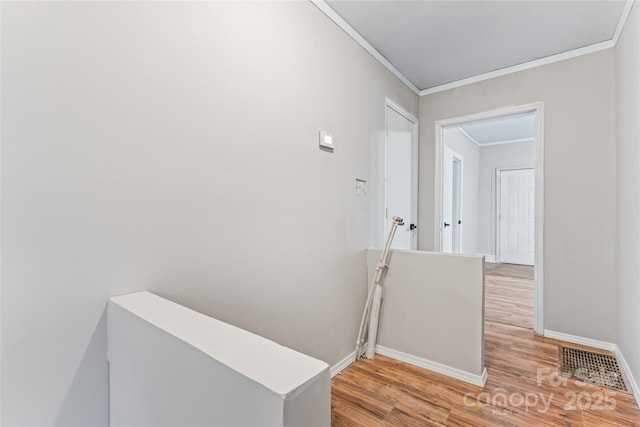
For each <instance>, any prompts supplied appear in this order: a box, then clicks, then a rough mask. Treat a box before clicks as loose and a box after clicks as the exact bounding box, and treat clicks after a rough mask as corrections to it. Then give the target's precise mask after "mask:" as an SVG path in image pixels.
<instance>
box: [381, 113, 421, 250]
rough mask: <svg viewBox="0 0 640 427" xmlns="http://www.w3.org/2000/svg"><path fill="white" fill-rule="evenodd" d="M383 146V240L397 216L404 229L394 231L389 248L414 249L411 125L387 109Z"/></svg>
mask: <svg viewBox="0 0 640 427" xmlns="http://www.w3.org/2000/svg"><path fill="white" fill-rule="evenodd" d="M386 109H387V111H386V143H385V215H384V238H385V239H386V238H387V235H388V233H389V229H390V227H391V222H392V221H391V218H393V217H394V216H399V217H401V218H402V219H403V220H404V226H400V227H398V229H397V231H396V235H395V238H394V239H393V244H392V246H391V247H392V248H394V249H416V245H415V242H416V239H415V233H416V230H415V226H412V224H415V218H414V211H415V208H414V207H415V200H414V194H415V185H416V184H415V181H414V167H413V165H414V158H413V157H414V136H415V135H414V132H415V131H414V128H415V126H414V122H412V121H411V120H409V119H408V118H406V117H405V116H404V115H402V114H400V113H399V112H398V111H396V110H395V109H393V108H391V107H390V106H387V107H386Z"/></svg>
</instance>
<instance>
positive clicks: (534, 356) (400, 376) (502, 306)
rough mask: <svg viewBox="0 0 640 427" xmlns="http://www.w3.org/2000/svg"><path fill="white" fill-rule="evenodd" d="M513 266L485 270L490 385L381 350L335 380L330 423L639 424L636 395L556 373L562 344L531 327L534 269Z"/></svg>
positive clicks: (338, 425) (365, 426)
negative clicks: (392, 356)
mask: <svg viewBox="0 0 640 427" xmlns="http://www.w3.org/2000/svg"><path fill="white" fill-rule="evenodd" d="M491 269H493V271H492V270H491ZM507 269H512V270H514V267H512V266H502V268H500V266H491V265H490V266H489V268H485V281H486V285H487V286H486V287H487V291H486V293H485V300H486V301H485V304H486V321H485V359H486V361H485V364H486V366H487V370H488V373H489V379H488V381H487V384H486V385H485V387H484V388H481V387H477V386H473V385H471V384H468V383H465V382H462V381H458V380H454V379H452V378H449V377H447V376H444V375H440V374H436V373H433V372H431V371H428V370H425V369H422V368H418V367H415V366H413V365H409V364H406V363H403V362H398V361H396V360H393V359H390V358H388V357H384V356H380V355H376V358H375V360H366V359H361V360H360V361H358V362H357V363H355V364H353V365H351V366H349V367H348V368H347V369H345V370H344V371H342V373H341V374H339V375H337V376H336V377H334V379H333V380H332V399H331V405H332V426H333V427H343V426H363V427H377V426H386V427H390V426H408V427H413V426H416V427H417V426H477V427H480V426H640V410H639V409H638V407H637V406H636V404H635V400H634V399H633V396H632V395H630V394H626V393H621V392H617V391H613V390H610V389H606V388H602V387H596V386H592V385H589V384H585V383H582V382H578V381H575V380H572V379H570V378H563V377H558V376H557V360H558V354H557V351H558V350H557V348H558V344H563V342H561V341H557V340H553V339H550V338H544V337H539V336H536V335H534V334H533V331H532V330H531V329H530V328H531V322H532V321H531V318H532V317H533V314H532V310H533V303H532V301H533V297H532V293H533V284H532V278H533V272H532V271H530V272H527V271H526V269H520V268H518V266H515V270H518V271H515V273H512V274H513V275H514V276H517V277H509V276H508V275H506V273H505V270H507ZM489 273H491V274H489ZM527 274H529V276H527ZM505 287H507V288H508V290H505ZM529 311H530V312H531V314H530V317H529V320H526V319H525V318H526V316H527V315H528V314H527V313H529ZM564 344H565V345H568V346H572V347H578V348H585V349H588V348H587V347H582V346H576V345H573V344H568V343H564Z"/></svg>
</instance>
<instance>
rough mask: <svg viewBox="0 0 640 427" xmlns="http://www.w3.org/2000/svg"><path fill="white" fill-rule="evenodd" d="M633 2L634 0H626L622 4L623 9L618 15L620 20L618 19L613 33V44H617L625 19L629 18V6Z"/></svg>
mask: <svg viewBox="0 0 640 427" xmlns="http://www.w3.org/2000/svg"><path fill="white" fill-rule="evenodd" d="M634 3H635V1H634V0H627V3H625V5H624V9H622V15H620V20H619V21H618V26H617V27H616V32H615V33H614V34H613V39H612V40H613V44H614V45H616V44H618V39H619V38H620V35H621V34H622V30H623V29H624V26H625V24H626V23H627V19H629V14H630V13H631V8H632V7H633V4H634Z"/></svg>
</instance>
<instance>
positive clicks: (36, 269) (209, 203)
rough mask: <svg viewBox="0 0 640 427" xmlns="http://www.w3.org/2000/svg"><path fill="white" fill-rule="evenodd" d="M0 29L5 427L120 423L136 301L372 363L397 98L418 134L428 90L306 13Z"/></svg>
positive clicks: (116, 13)
mask: <svg viewBox="0 0 640 427" xmlns="http://www.w3.org/2000/svg"><path fill="white" fill-rule="evenodd" d="M1 24H2V25H1V28H2V34H1V35H2V58H1V59H2V100H1V101H2V113H3V114H2V123H1V125H2V164H1V166H2V212H1V214H2V242H1V244H2V267H3V268H2V307H1V309H2V331H1V332H2V384H1V385H2V402H1V403H2V424H3V425H7V426H9V425H19V424H22V425H48V424H54V423H57V424H60V425H106V424H107V364H106V348H105V347H106V336H105V322H104V316H103V312H104V308H105V304H106V301H107V299H108V297H109V296H111V295H115V294H119V293H124V292H128V291H134V290H151V291H154V292H156V293H158V294H160V295H161V296H164V297H167V298H169V299H172V300H174V301H176V302H178V303H181V304H183V305H186V306H188V307H190V308H193V309H195V310H198V311H201V312H204V313H206V314H208V315H211V316H213V317H216V318H218V319H221V320H224V321H227V322H229V323H232V324H235V325H237V326H239V327H242V328H245V329H248V330H250V331H253V332H256V333H258V334H260V335H263V336H265V337H267V338H270V339H273V340H275V341H277V342H280V343H282V344H284V345H286V346H289V347H292V348H294V349H296V350H299V351H301V352H304V353H307V354H310V355H312V356H315V357H317V358H319V359H322V360H324V361H326V362H328V363H329V364H335V363H336V362H338V361H339V360H341V359H342V358H344V357H345V356H347V355H348V354H349V353H350V352H352V351H353V345H354V340H355V335H356V332H357V327H358V322H359V320H360V318H359V316H360V310H361V307H362V306H363V304H364V297H365V292H366V274H367V273H366V269H365V249H366V248H367V247H368V246H369V245H370V242H371V241H372V239H373V237H375V236H373V232H372V231H374V230H377V227H376V226H375V225H374V224H373V223H374V222H375V221H377V219H376V217H375V215H371V214H370V212H371V211H373V209H372V204H373V203H374V201H376V200H379V199H381V196H380V192H381V188H380V187H379V186H378V185H377V184H376V182H375V180H373V177H374V176H379V175H380V170H378V169H377V166H376V165H378V164H380V160H379V159H380V153H379V151H378V150H377V149H378V148H379V147H380V146H381V145H382V137H383V134H384V132H383V131H384V104H385V96H389V97H391V98H392V99H394V100H395V101H396V102H398V103H399V104H401V105H403V106H404V107H405V108H407V109H408V110H409V111H410V112H411V113H412V114H415V115H417V106H418V99H417V96H416V95H415V94H414V93H413V92H411V91H410V90H409V89H408V88H406V87H405V86H404V85H403V84H402V83H400V82H399V80H397V79H396V78H395V77H393V76H392V75H391V73H389V72H388V71H387V70H386V69H385V68H383V67H382V66H381V65H380V64H379V63H378V62H377V61H376V60H375V59H373V58H372V57H371V56H370V55H369V54H367V53H366V52H365V51H364V50H363V49H362V48H361V47H360V46H358V45H357V44H356V43H355V42H353V41H352V40H351V39H350V38H349V37H348V36H347V35H346V34H345V33H344V32H343V31H341V30H340V29H338V28H337V27H336V26H335V24H334V23H332V22H331V21H330V20H329V19H328V18H326V16H325V15H323V13H322V12H320V11H319V10H318V9H317V8H315V7H314V6H313V5H312V4H311V3H308V2H282V3H279V2H268V3H265V2H258V3H242V2H224V3H223V2H188V3H182V2H153V3H149V2H101V3H97V2H26V3H25V2H23V3H19V2H16V3H7V2H3V3H2V22H1ZM320 129H325V130H328V131H331V132H333V133H334V135H335V141H336V149H335V152H334V153H333V154H330V153H326V152H323V151H321V150H319V149H318V146H317V144H318V142H317V141H318V131H319V130H320ZM356 177H358V178H364V179H368V180H370V183H371V185H369V187H368V192H369V195H368V196H366V197H361V196H356V195H355V191H354V184H355V178H356ZM380 213H382V212H380ZM376 225H377V224H376Z"/></svg>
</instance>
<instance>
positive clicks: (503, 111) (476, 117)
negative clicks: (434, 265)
mask: <svg viewBox="0 0 640 427" xmlns="http://www.w3.org/2000/svg"><path fill="white" fill-rule="evenodd" d="M528 112H535V114H536V125H537V127H536V165H535V169H536V184H535V185H536V196H535V198H536V212H535V215H536V218H535V235H536V237H535V238H536V242H535V262H534V299H533V301H534V302H533V304H534V310H533V330H534V331H535V332H536V333H537V334H542V333H543V330H544V307H543V304H544V298H543V296H544V103H543V102H534V103H531V104H525V105H508V106H505V107H501V108H497V109H494V110H489V111H485V112H481V113H476V114H470V115H466V116H460V117H453V118H449V119H442V120H437V121H436V122H435V132H436V141H435V143H436V146H435V165H434V169H435V177H434V178H435V179H434V187H435V188H434V196H435V198H434V209H435V215H434V218H435V224H434V226H435V228H434V230H435V233H434V242H433V243H434V251H435V252H440V251H441V249H442V247H441V245H440V240H441V238H440V224H441V223H442V158H443V155H442V154H443V146H442V145H443V143H444V141H443V132H444V128H445V127H449V126H458V125H462V124H464V123H469V122H475V121H480V120H488V119H494V118H498V117H504V116H511V115H514V114H521V113H528Z"/></svg>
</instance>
